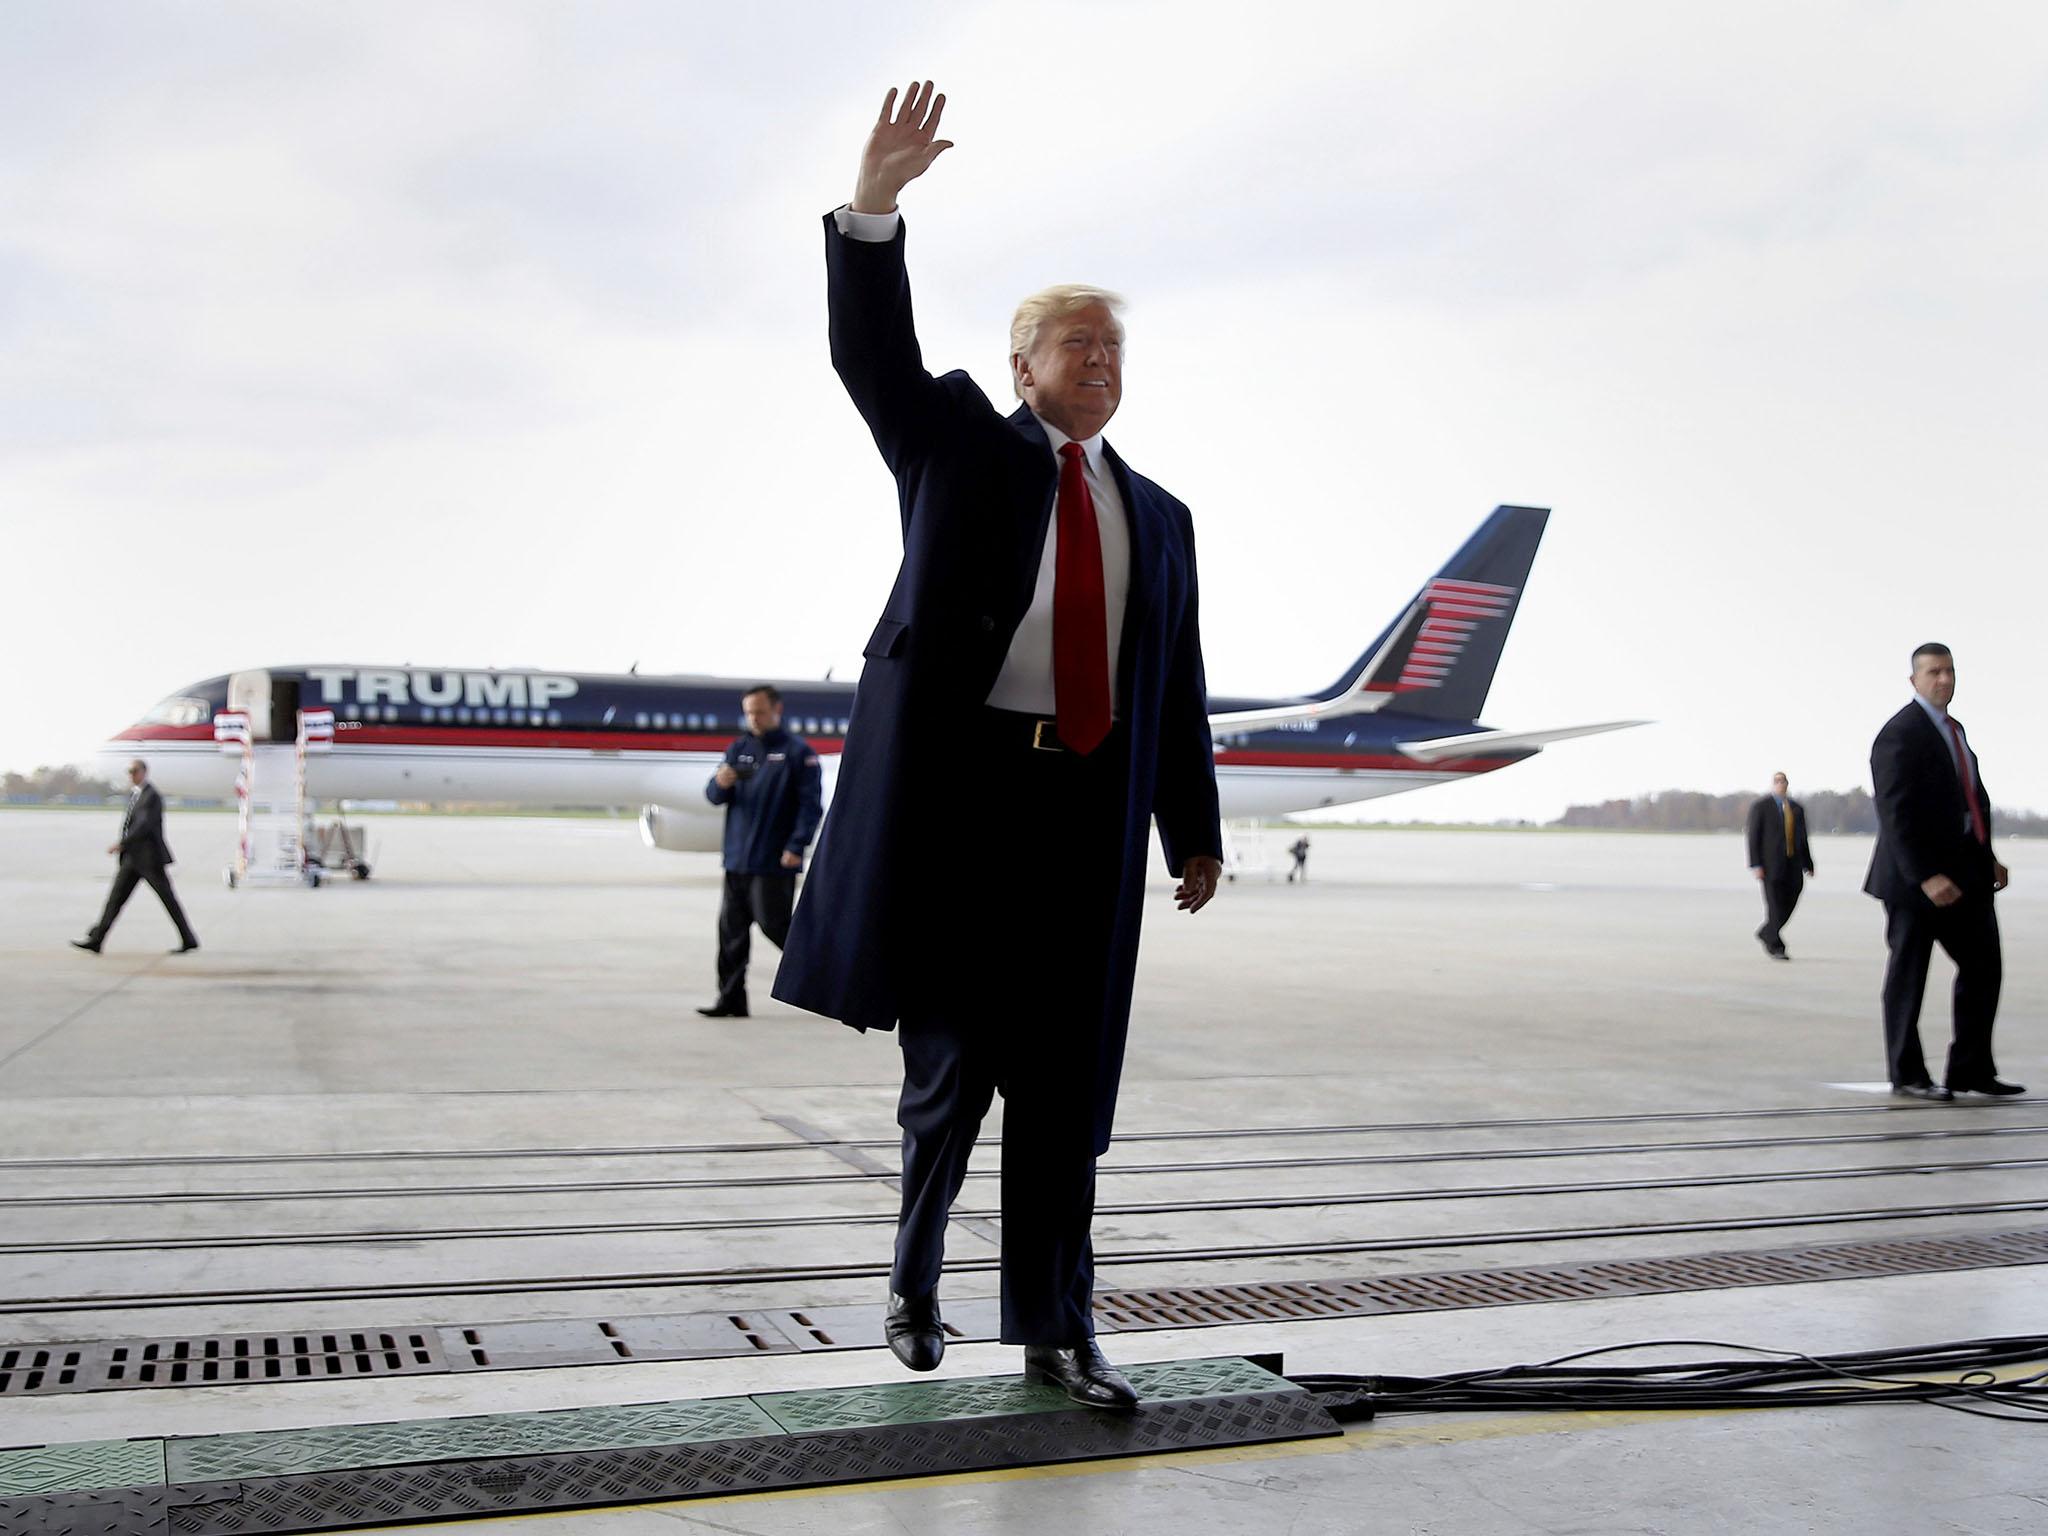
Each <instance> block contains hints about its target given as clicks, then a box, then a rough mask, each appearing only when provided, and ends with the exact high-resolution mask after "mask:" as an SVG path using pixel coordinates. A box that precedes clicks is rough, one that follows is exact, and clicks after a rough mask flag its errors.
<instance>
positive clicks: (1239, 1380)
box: [0, 1358, 1342, 1536]
mask: <svg viewBox="0 0 2048 1536" xmlns="http://www.w3.org/2000/svg"><path fill="white" fill-rule="evenodd" d="M1267 1364H1270V1365H1271V1366H1272V1369H1271V1370H1269V1369H1267V1368H1266V1365H1267ZM1278 1369H1279V1362H1278V1361H1277V1360H1270V1361H1267V1362H1265V1363H1264V1364H1260V1363H1254V1362H1253V1361H1251V1360H1246V1359H1235V1358H1230V1359H1210V1360H1181V1361H1169V1362H1164V1363H1160V1364H1153V1365H1138V1366H1133V1367H1131V1368H1130V1370H1129V1371H1128V1373H1127V1374H1128V1375H1129V1377H1130V1380H1131V1384H1132V1385H1133V1386H1134V1387H1135V1388H1136V1389H1137V1390H1138V1393H1139V1395H1140V1397H1141V1399H1142V1401H1141V1403H1140V1404H1139V1407H1138V1409H1137V1411H1136V1412H1134V1413H1129V1414H1118V1413H1106V1412H1101V1411H1098V1410H1093V1409H1087V1408H1080V1407H1077V1406H1076V1405H1075V1404H1073V1403H1072V1402H1070V1401H1069V1400H1068V1399H1067V1396H1066V1394H1065V1393H1064V1392H1063V1391H1061V1390H1060V1389H1059V1388H1057V1387H1050V1386H1037V1385H1032V1384H1030V1383H1027V1382H1025V1381H1023V1380H1022V1379H1021V1378H1019V1377H1014V1376H990V1377H979V1378H972V1379H966V1380H958V1381H932V1382H900V1383H891V1384H887V1385H875V1386H864V1387H851V1388H840V1389H835V1390H826V1391H807V1392H775V1393H761V1394H758V1395H755V1396H751V1397H727V1398H708V1399H696V1400H689V1401H683V1402H673V1403H641V1404H635V1405H632V1406H627V1407H599V1408H575V1409H561V1410H557V1411H554V1412H548V1413H526V1414H489V1415H480V1416H475V1417H468V1418H455V1419H419V1420H412V1421H407V1422H400V1423H391V1424H368V1425H350V1426H343V1427H339V1428H328V1429H312V1430H266V1431H260V1432H256V1433H242V1434H230V1435H210V1436H196V1437H189V1438H175V1439H166V1440H125V1441H98V1442H88V1443H85V1444H78V1445H52V1446H34V1447H28V1448H25V1449H21V1450H15V1451H0V1530H4V1531H6V1532H8V1533H10V1536H12V1533H15V1532H20V1533H23V1536H27V1533H31V1532H59V1531H62V1532H69V1533H75V1536H84V1533H95V1536H170V1533H190V1536H215V1533H234V1536H242V1533H250V1536H255V1533H289V1532H304V1531H320V1530H338V1529H346V1528H348V1527H350V1526H360V1525H372V1524H383V1523H387V1522H393V1521H405V1520H431V1519H443V1518H450V1517H461V1516H472V1517H473V1516H484V1515H509V1514H518V1513H523V1512H526V1511H533V1510H546V1509H575V1508H587V1507H591V1506H596V1505H604V1504H631V1503H643V1502H648V1501H652V1500H668V1499H686V1498H692V1497H702V1496H707V1495H721V1494H734V1493H756V1492H767V1491H769V1490H772V1489H785V1488H804V1487H818V1486H822V1485H827V1484H834V1483H864V1482H874V1481H879V1480H883V1479H889V1478H901V1477H923V1476H930V1475H933V1474H939V1473H959V1472H977V1471H990V1470H995V1469H999V1468H1006V1467H1024V1466H1044V1465H1050V1464H1054V1463H1058V1462H1071V1461H1094V1460H1100V1459H1102V1458H1106V1457H1116V1456H1134V1455H1144V1454H1148V1453H1156V1452H1161V1451H1182V1450H1196V1449H1209V1448H1214V1447H1219V1446H1231V1445H1259V1444H1268V1443H1273V1442H1278V1441H1286V1440H1302V1439H1310V1438H1320V1437H1327V1436H1333V1435H1337V1434H1340V1433H1342V1430H1341V1428H1340V1426H1339V1425H1338V1424H1337V1423H1336V1421H1335V1420H1333V1419H1332V1418H1331V1417H1330V1416H1329V1414H1328V1413H1327V1412H1326V1411H1325V1410H1324V1409H1323V1408H1322V1407H1321V1406H1320V1404H1318V1403H1317V1401H1316V1400H1315V1399H1314V1398H1313V1397H1312V1396H1311V1395H1310V1394H1309V1393H1307V1392H1306V1391H1304V1390H1302V1389H1301V1388H1299V1387H1297V1386H1295V1385H1294V1384H1293V1383H1291V1382H1289V1381H1287V1380H1285V1379H1284V1378H1283V1377H1281V1376H1279V1375H1278V1374H1277V1371H1278Z"/></svg>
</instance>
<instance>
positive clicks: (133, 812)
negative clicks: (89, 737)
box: [71, 757, 199, 955]
mask: <svg viewBox="0 0 2048 1536" xmlns="http://www.w3.org/2000/svg"><path fill="white" fill-rule="evenodd" d="M128 782H129V784H130V785H132V786H133V788H132V789H131V790H130V792H129V795H128V812H127V814H126V815H125V816H123V817H122V818H121V836H120V840H119V841H117V842H115V843H114V844H113V845H112V846H111V847H109V848H108V849H107V852H109V853H112V854H118V855H119V856H120V860H121V864H120V868H119V869H117V870H116V871H115V873H114V888H113V889H112V890H111V891H109V892H107V905H106V910H105V911H103V912H101V913H100V920H99V921H98V922H97V923H95V924H93V928H92V931H91V932H90V933H88V934H87V935H86V936H85V937H84V938H82V939H73V940H72V941H71V944H72V947H73V948H74V949H85V950H90V951H92V953H94V954H98V953H99V952H100V946H101V945H102V944H104V943H106V942H107V930H108V929H110V928H112V927H113V926H114V919H115V918H117V917H119V916H120V915H121V908H122V907H123V906H125V905H127V902H128V898H129V897H130V896H132V895H134V894H135V887H136V885H137V883H139V882H141V881H145V880H146V881H148V882H149V888H150V889H151V890H152V891H155V892H156V894H157V899H158V900H160V901H161V902H163V904H164V910H165V911H166V912H168V913H170V915H171V921H172V922H173V923H175V924H176V925H177V928H178V947H177V948H176V949H174V950H172V951H171V953H172V954H174V955H182V954H187V953H189V952H190V951H192V950H195V949H197V948H198V947H199V940H198V938H197V936H196V935H194V934H193V932H192V925H191V924H190V923H188V922H186V921H185V909H184V908H183V907H181V906H179V905H178V893H177V892H176V891H174V890H172V889H171V845H170V844H169V843H167V842H165V841H164V797H163V796H162V795H160V794H158V793H157V792H156V786H155V785H154V784H152V783H150V782H149V764H147V763H145V762H144V761H143V760H142V759H141V758H139V757H138V758H137V759H136V760H135V761H134V762H132V763H130V764H129V765H128Z"/></svg>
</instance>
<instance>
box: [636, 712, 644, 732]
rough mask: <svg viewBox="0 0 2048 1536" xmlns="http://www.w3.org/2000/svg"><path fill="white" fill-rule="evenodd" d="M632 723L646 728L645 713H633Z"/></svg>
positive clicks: (642, 728)
mask: <svg viewBox="0 0 2048 1536" xmlns="http://www.w3.org/2000/svg"><path fill="white" fill-rule="evenodd" d="M633 724H634V725H636V726H638V727H639V728H640V729H641V730H643V731H644V730H646V729H647V717H646V716H645V715H635V716H634V717H633Z"/></svg>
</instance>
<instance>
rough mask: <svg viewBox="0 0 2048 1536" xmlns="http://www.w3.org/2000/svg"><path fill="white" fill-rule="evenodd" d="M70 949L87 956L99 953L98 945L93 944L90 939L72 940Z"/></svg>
mask: <svg viewBox="0 0 2048 1536" xmlns="http://www.w3.org/2000/svg"><path fill="white" fill-rule="evenodd" d="M71 947H72V948H73V949H82V950H84V951H85V952H86V953H87V954H88V955H96V954H98V953H99V952H100V947H99V945H97V944H95V943H94V942H93V941H92V940H91V939H73V940H72V941H71Z"/></svg>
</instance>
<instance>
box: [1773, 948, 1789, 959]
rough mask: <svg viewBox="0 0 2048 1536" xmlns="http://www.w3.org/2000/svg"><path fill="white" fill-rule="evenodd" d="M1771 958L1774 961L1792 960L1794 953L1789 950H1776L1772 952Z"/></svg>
mask: <svg viewBox="0 0 2048 1536" xmlns="http://www.w3.org/2000/svg"><path fill="white" fill-rule="evenodd" d="M1771 958H1772V959H1773V960H1790V959H1791V958H1792V951H1791V950H1789V949H1774V950H1772V951H1771Z"/></svg>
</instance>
